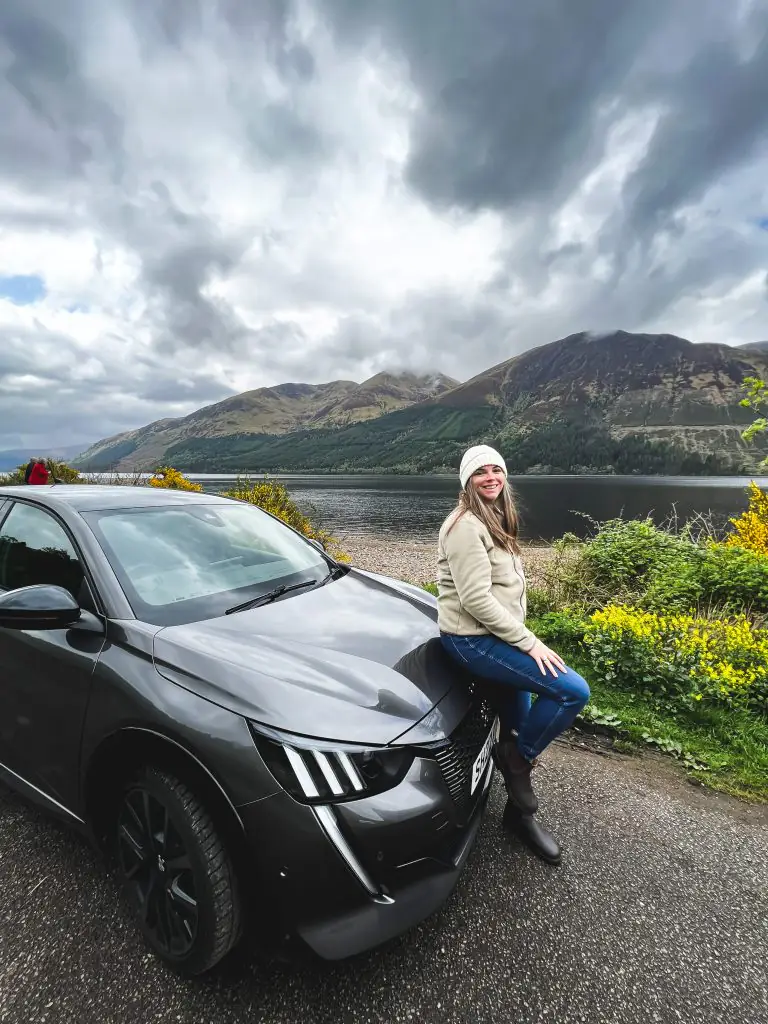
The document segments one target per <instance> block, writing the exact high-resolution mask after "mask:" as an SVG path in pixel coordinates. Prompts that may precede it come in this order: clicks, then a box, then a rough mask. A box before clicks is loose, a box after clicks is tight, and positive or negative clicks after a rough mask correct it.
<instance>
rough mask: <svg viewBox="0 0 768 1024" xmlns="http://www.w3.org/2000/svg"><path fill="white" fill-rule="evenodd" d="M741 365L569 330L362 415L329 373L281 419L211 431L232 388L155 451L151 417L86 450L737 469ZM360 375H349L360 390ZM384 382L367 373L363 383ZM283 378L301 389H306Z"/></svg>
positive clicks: (679, 342) (758, 370) (168, 457)
mask: <svg viewBox="0 0 768 1024" xmlns="http://www.w3.org/2000/svg"><path fill="white" fill-rule="evenodd" d="M747 376H760V377H763V378H765V377H767V376H768V353H763V352H762V351H760V350H756V349H755V348H754V347H752V348H733V347H729V346H727V345H709V344H707V345H695V344H693V343H692V342H690V341H687V340H685V339H684V338H678V337H676V336H674V335H653V334H630V333H627V332H625V331H616V332H613V333H610V334H599V335H598V334H592V333H588V332H582V333H580V334H573V335H570V336H569V337H567V338H562V339H560V340H559V341H555V342H552V343H550V344H548V345H543V346H541V347H540V348H535V349H531V350H529V351H528V352H524V353H522V354H521V355H518V356H515V357H514V358H512V359H509V360H507V361H505V362H503V363H500V364H498V365H497V366H494V367H491V368H490V369H488V370H485V371H484V372H483V373H480V374H478V375H477V376H475V377H473V378H472V379H471V380H468V381H466V382H465V383H464V384H455V386H453V387H450V386H448V385H449V383H454V382H448V381H447V380H446V379H445V378H440V381H439V386H438V385H437V384H435V385H434V386H433V389H432V394H431V396H429V397H426V396H425V389H424V386H423V385H421V384H420V385H419V387H420V389H421V390H419V391H418V396H417V400H414V401H411V403H410V404H406V402H405V401H404V400H403V399H402V398H401V399H400V402H401V406H400V408H395V409H394V411H391V412H386V413H384V414H383V415H378V416H377V417H376V418H375V419H374V420H373V421H372V417H371V416H370V415H369V413H370V412H371V411H372V410H373V411H374V414H375V411H376V410H380V411H383V405H378V406H377V405H376V404H375V402H372V400H371V399H370V398H368V397H367V396H366V395H365V394H364V395H359V394H358V395H357V397H356V398H355V397H354V395H355V392H354V391H353V390H348V391H346V390H343V389H344V388H345V387H350V386H349V385H348V382H335V383H334V384H331V385H320V386H319V388H337V389H339V393H338V395H337V396H336V398H335V401H334V403H333V404H332V405H330V404H328V405H322V403H317V404H316V406H313V408H314V410H315V411H314V412H313V413H312V415H309V414H306V418H305V419H304V420H303V421H301V420H299V419H298V418H295V419H294V420H293V421H292V422H293V423H294V424H295V426H293V428H292V429H291V427H290V426H288V427H284V428H283V430H282V431H278V430H276V429H274V426H272V427H269V428H268V427H266V426H260V427H259V428H258V429H256V430H254V429H251V430H246V431H241V432H237V431H235V430H233V429H229V432H226V433H225V432H224V431H223V430H222V431H219V432H218V433H214V431H213V430H212V429H211V417H213V419H214V420H217V421H218V422H221V421H220V420H219V418H218V417H219V414H218V413H216V414H213V413H212V410H217V409H218V410H220V409H221V407H222V406H226V404H227V402H236V401H238V400H240V399H243V398H245V397H247V396H237V398H236V399H228V400H227V402H224V403H219V405H218V406H211V407H209V409H208V410H201V412H200V413H195V414H193V416H192V417H186V418H185V419H184V420H180V421H162V423H163V424H164V425H163V427H162V430H160V431H156V432H155V434H154V435H152V436H153V437H157V436H159V435H160V434H162V435H163V440H164V441H165V438H166V437H169V436H170V435H169V434H168V433H166V432H167V431H169V430H171V431H175V437H176V440H174V442H173V443H172V444H171V445H170V446H169V447H167V448H165V449H164V450H163V451H162V452H160V451H159V449H158V447H157V446H154V444H153V442H152V441H151V439H149V440H148V438H149V435H148V434H147V433H146V432H147V431H152V430H153V428H154V427H156V425H151V426H150V427H148V428H143V432H142V431H139V432H134V435H136V434H142V436H143V438H144V440H143V441H142V445H141V446H139V445H137V444H134V446H133V448H131V449H130V450H129V449H128V448H126V449H124V450H123V451H122V452H121V451H120V448H119V445H115V444H111V445H110V443H109V442H100V444H99V445H96V446H94V448H93V449H91V452H94V451H96V452H97V453H98V452H100V451H101V452H104V453H105V455H106V456H107V457H111V458H112V459H115V456H116V455H118V454H119V457H120V463H119V464H120V466H121V467H123V468H128V467H130V466H139V467H144V468H148V467H149V465H150V464H154V465H156V464H157V462H158V461H159V458H160V456H161V455H162V458H163V461H167V462H168V463H170V464H171V465H174V466H176V467H177V468H179V469H184V470H187V471H198V472H204V471H209V472H214V471H217V470H218V471H221V472H226V471H239V470H250V471H252V472H277V471H286V472H287V471H311V470H315V471H318V472H348V471H357V470H376V471H383V472H430V471H440V470H451V471H453V470H455V468H456V467H457V466H458V463H459V460H460V458H461V453H462V451H463V450H464V449H465V447H466V446H467V445H468V444H471V443H476V442H478V441H489V442H490V443H493V444H495V445H496V446H497V447H499V448H501V450H502V451H503V453H504V455H505V458H506V460H507V465H508V466H509V469H510V472H514V473H526V472H565V473H571V472H618V473H637V472H643V473H673V474H674V473H685V474H697V473H704V474H706V473H737V472H750V471H752V470H753V469H755V468H756V466H757V462H758V460H759V457H761V455H762V454H765V452H764V451H763V448H764V440H761V441H760V443H759V444H757V445H753V446H750V447H747V446H745V445H744V443H743V442H742V441H741V436H740V435H741V431H742V430H743V429H744V427H745V426H746V425H747V424H748V423H749V422H751V420H752V418H753V413H752V412H751V411H750V410H747V409H743V408H741V406H740V405H739V400H740V397H741V393H740V384H741V381H742V380H743V379H744V377H747ZM398 379H400V378H398ZM372 381H373V382H375V381H377V378H372ZM372 381H366V382H365V384H363V385H359V386H358V385H354V386H351V387H353V388H359V389H367V388H369V387H370V386H371V385H372ZM419 381H423V378H419ZM385 385H386V387H389V383H387V382H386V381H385V382H378V383H377V384H376V386H375V387H374V391H375V393H376V395H379V394H380V391H379V390H377V389H379V388H381V387H384V386H385ZM283 387H284V388H285V387H290V388H297V389H298V388H306V389H308V393H311V394H313V395H314V394H315V392H316V391H317V390H318V388H316V387H311V386H310V385H284V386H283ZM263 390H265V391H271V392H280V391H281V389H279V388H274V389H263ZM385 390H386V388H385ZM342 391H343V394H342V393H341V392H342ZM428 391H429V388H426V392H427V393H428ZM249 394H250V395H260V394H262V392H250V393H249ZM418 399H420V400H418ZM358 400H361V401H364V402H367V403H368V404H365V405H363V406H362V407H361V411H362V413H365V415H362V414H361V415H356V412H357V407H356V406H355V402H356V401H358ZM387 400H392V401H393V402H394V401H395V398H394V397H391V396H389V397H388V398H387ZM383 401H384V399H383V398H382V403H383ZM350 404H351V405H352V408H350ZM347 415H349V417H350V419H349V420H347V421H345V416H347ZM196 416H197V417H199V416H204V418H207V420H208V426H207V428H206V429H207V433H203V432H202V428H203V427H204V426H205V424H201V423H200V422H197V424H196V427H195V432H192V431H191V430H189V422H190V421H191V420H194V418H195V417H196ZM169 423H170V424H171V426H170V427H169ZM182 425H184V426H182ZM185 431H186V432H185ZM122 436H123V437H126V436H127V435H122ZM112 440H113V441H114V439H112ZM119 443H125V442H119ZM129 443H132V442H129ZM150 451H151V452H152V458H151V459H149V460H147V459H146V455H147V452H150ZM86 455H88V453H86ZM136 458H140V459H142V460H143V461H141V462H134V461H133V460H134V459H136ZM92 465H93V463H92Z"/></svg>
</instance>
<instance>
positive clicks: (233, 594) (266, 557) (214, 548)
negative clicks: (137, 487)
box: [83, 502, 328, 625]
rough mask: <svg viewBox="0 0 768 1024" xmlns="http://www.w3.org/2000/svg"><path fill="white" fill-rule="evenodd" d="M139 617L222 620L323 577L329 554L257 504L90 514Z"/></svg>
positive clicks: (159, 620)
mask: <svg viewBox="0 0 768 1024" xmlns="http://www.w3.org/2000/svg"><path fill="white" fill-rule="evenodd" d="M83 518H84V519H85V520H86V522H87V523H88V524H89V526H90V527H91V529H92V530H93V532H94V533H95V534H96V537H97V539H98V540H99V543H100V544H101V546H102V548H103V549H104V552H105V554H106V556H107V558H108V560H109V562H110V564H111V566H112V568H113V569H114V571H115V575H116V576H117V577H118V579H119V580H120V583H121V585H122V587H123V590H124V591H125V593H126V596H127V598H128V600H129V602H130V604H131V607H132V609H133V612H134V614H135V615H136V616H137V617H138V618H141V619H144V620H145V621H147V622H152V623H156V624H159V625H168V624H171V623H178V622H185V621H188V622H192V621H195V620H198V619H203V618H213V617H215V616H216V615H221V614H223V612H224V611H225V610H226V609H227V608H228V607H230V606H232V605H234V604H236V603H238V602H239V601H243V600H250V599H251V598H252V597H258V596H259V594H262V593H266V591H268V590H271V589H272V588H274V587H275V586H277V585H281V584H283V583H286V584H291V583H293V582H296V581H300V580H305V579H310V578H313V579H314V578H317V579H319V578H322V577H325V575H326V574H327V572H328V563H327V561H326V560H325V559H324V557H323V555H322V554H321V553H320V552H319V551H318V550H317V549H316V548H314V547H312V546H311V545H310V544H308V543H307V542H306V541H305V540H303V539H302V538H301V537H299V536H298V535H297V534H295V533H294V532H293V531H292V530H289V529H288V527H287V526H284V525H283V524H282V523H280V522H278V521H277V520H275V519H273V518H272V517H271V516H268V515H267V514H266V513H265V512H262V510H261V509H258V508H254V507H253V506H251V505H245V504H238V503H236V502H231V503H229V504H223V503H221V504H199V505H198V504H190V505H170V506H165V507H159V508H158V507H156V506H153V507H148V508H128V509H117V510H109V511H105V512H86V513H83Z"/></svg>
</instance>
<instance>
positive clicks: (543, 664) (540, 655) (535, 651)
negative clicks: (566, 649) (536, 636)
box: [527, 640, 566, 678]
mask: <svg viewBox="0 0 768 1024" xmlns="http://www.w3.org/2000/svg"><path fill="white" fill-rule="evenodd" d="M527 653H528V654H530V656H531V657H532V658H533V660H534V661H535V662H536V664H537V665H538V666H539V671H540V672H541V674H542V675H543V676H545V675H546V674H547V669H549V671H550V672H551V673H552V675H553V676H554V677H555V678H557V672H556V671H555V669H556V668H559V669H560V671H561V672H565V671H566V668H565V662H564V661H563V659H562V658H561V657H560V655H559V654H555V652H554V651H552V650H550V649H549V647H547V645H546V644H543V643H542V642H541V640H537V641H536V643H535V644H534V645H533V647H532V648H531V649H530V651H528V652H527Z"/></svg>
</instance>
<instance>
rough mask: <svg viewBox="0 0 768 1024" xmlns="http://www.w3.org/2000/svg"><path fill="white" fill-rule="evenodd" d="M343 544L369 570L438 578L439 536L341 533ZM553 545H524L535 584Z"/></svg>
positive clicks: (528, 573)
mask: <svg viewBox="0 0 768 1024" xmlns="http://www.w3.org/2000/svg"><path fill="white" fill-rule="evenodd" d="M338 541H339V544H340V546H341V547H342V548H343V550H344V551H346V553H347V554H348V555H349V557H350V558H351V560H352V563H353V564H354V565H356V566H358V567H359V568H360V569H366V570H367V571H368V572H380V573H383V574H384V575H385V576H393V577H394V578H395V579H402V580H408V581H409V582H411V583H419V584H423V583H432V582H434V580H435V579H436V578H437V540H434V541H425V540H416V539H413V538H401V537H398V538H397V539H393V538H389V539H388V538H382V537H377V536H374V535H371V534H348V535H347V534H340V535H339V537H338ZM553 555H554V549H553V548H551V547H534V546H533V545H526V546H524V547H523V553H522V558H523V564H524V565H525V571H526V576H527V578H528V582H529V583H530V584H533V585H535V584H536V581H537V579H538V578H539V577H540V574H541V572H542V570H543V568H544V567H545V566H546V564H547V562H548V561H549V560H550V559H551V558H552V556H553Z"/></svg>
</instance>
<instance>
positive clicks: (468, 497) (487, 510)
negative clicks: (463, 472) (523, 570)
mask: <svg viewBox="0 0 768 1024" xmlns="http://www.w3.org/2000/svg"><path fill="white" fill-rule="evenodd" d="M467 512H471V513H472V515H474V516H477V518H478V519H479V520H480V522H481V523H482V524H483V526H485V527H486V528H487V530H488V532H489V533H490V535H491V537H492V539H493V543H494V544H496V546H497V547H500V548H504V549H505V551H509V552H510V553H511V554H515V555H519V554H520V545H519V544H518V541H517V538H518V534H519V532H520V520H519V518H518V515H517V509H516V508H515V499H514V496H513V494H512V488H511V487H510V486H509V483H508V481H507V480H506V479H505V480H504V487H503V489H502V492H501V494H500V495H499V496H498V498H497V499H496V500H495V501H494V502H488V501H485V500H484V499H483V498H481V497H480V495H479V494H478V492H477V488H476V487H474V486H473V484H472V478H471V477H470V479H469V480H467V486H466V487H465V488H463V489H462V491H461V492H460V493H459V504H458V507H457V509H456V515H455V516H454V519H453V522H452V523H451V525H450V527H449V528H448V532H449V533H450V532H451V530H452V529H453V528H454V526H455V525H456V523H458V521H459V520H460V519H461V517H462V516H463V515H466V513H467Z"/></svg>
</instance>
